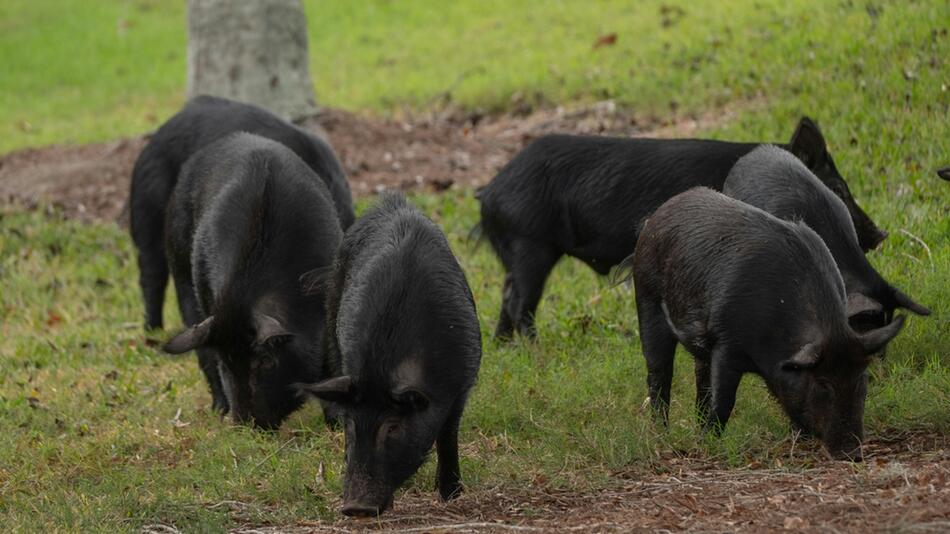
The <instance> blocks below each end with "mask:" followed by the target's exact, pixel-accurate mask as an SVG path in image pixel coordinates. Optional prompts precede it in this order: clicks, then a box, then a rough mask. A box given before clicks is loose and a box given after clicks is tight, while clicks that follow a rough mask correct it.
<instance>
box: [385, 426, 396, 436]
mask: <svg viewBox="0 0 950 534" xmlns="http://www.w3.org/2000/svg"><path fill="white" fill-rule="evenodd" d="M398 433H399V423H386V436H387V437H389V436H394V435H396V434H398Z"/></svg>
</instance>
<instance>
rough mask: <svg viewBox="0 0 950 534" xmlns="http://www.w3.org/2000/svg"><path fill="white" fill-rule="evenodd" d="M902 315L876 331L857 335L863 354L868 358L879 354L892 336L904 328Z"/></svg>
mask: <svg viewBox="0 0 950 534" xmlns="http://www.w3.org/2000/svg"><path fill="white" fill-rule="evenodd" d="M904 319H905V317H904V316H903V315H898V316H896V317H894V320H893V321H891V323H890V324H889V325H887V326H882V327H881V328H878V329H876V330H871V331H869V332H864V333H862V334H857V337H858V341H860V342H861V348H863V349H864V354H865V355H867V356H870V355H872V354H875V353H878V352H880V351H881V350H882V349H883V348H884V347H885V346H887V344H888V343H889V342H890V341H891V340H892V339H894V336H896V335H897V333H898V332H900V331H901V328H903V327H904Z"/></svg>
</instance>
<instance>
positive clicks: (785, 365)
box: [782, 343, 820, 371]
mask: <svg viewBox="0 0 950 534" xmlns="http://www.w3.org/2000/svg"><path fill="white" fill-rule="evenodd" d="M819 359H820V355H819V354H818V351H816V350H815V346H814V345H813V344H811V343H808V344H807V345H805V346H804V347H802V348H801V350H799V351H798V352H796V353H795V355H794V356H792V357H791V358H789V359H787V360H785V361H784V362H782V369H785V370H786V371H799V370H802V369H810V368H812V367H814V366H815V365H817V364H818V360H819Z"/></svg>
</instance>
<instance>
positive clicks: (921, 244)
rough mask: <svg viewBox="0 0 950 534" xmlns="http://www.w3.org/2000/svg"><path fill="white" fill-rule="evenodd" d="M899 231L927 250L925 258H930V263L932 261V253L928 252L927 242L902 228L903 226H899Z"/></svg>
mask: <svg viewBox="0 0 950 534" xmlns="http://www.w3.org/2000/svg"><path fill="white" fill-rule="evenodd" d="M901 233H902V234H904V235H906V236H907V237H909V238H911V239H913V240H914V241H916V242H918V243H920V246H921V247H923V248H924V250H925V251H926V252H927V259H928V260H930V263H933V261H934V260H933V255H932V254H931V253H930V247H928V246H927V243H924V240H923V239H921V238H919V237H917V236H915V235H914V234H912V233H910V232H908V231H907V230H904V229H903V228H901Z"/></svg>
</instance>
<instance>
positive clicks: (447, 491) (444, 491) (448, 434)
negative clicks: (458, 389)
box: [435, 400, 465, 501]
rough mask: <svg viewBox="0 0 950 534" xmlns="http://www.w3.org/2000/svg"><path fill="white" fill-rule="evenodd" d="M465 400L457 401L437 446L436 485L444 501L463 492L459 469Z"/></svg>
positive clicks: (440, 433) (437, 440)
mask: <svg viewBox="0 0 950 534" xmlns="http://www.w3.org/2000/svg"><path fill="white" fill-rule="evenodd" d="M464 406H465V402H464V400H462V401H459V402H456V406H455V407H453V408H452V411H451V413H449V416H448V418H447V419H446V421H445V424H444V425H443V426H442V431H441V432H439V437H438V438H436V442H435V446H436V453H437V454H438V462H439V463H438V467H437V468H436V471H437V475H436V476H437V479H436V486H437V487H438V489H439V496H440V497H442V500H443V501H449V500H452V499H454V498H456V497H458V496H459V495H460V494H461V493H462V481H461V471H460V469H459V445H458V443H459V441H458V440H459V423H460V421H461V419H462V408H463V407H464Z"/></svg>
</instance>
